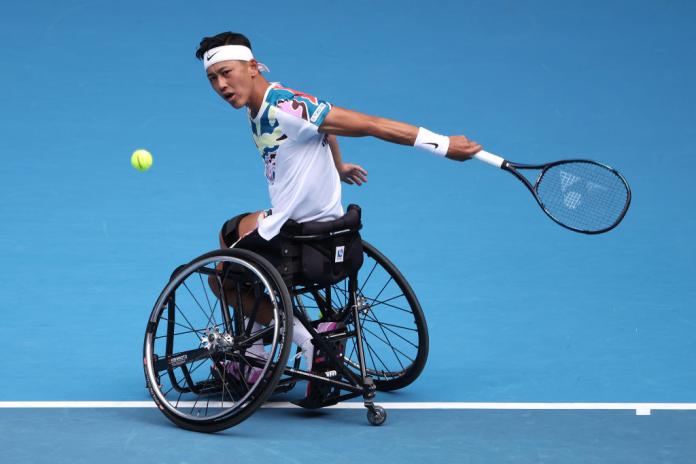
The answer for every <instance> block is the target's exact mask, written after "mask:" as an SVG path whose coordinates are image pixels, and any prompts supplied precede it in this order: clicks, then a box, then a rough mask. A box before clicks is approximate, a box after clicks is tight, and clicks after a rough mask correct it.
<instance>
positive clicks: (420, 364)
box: [295, 240, 429, 391]
mask: <svg viewBox="0 0 696 464" xmlns="http://www.w3.org/2000/svg"><path fill="white" fill-rule="evenodd" d="M363 250H364V251H363V253H364V263H363V265H362V268H361V269H360V272H359V274H358V302H357V303H358V306H359V309H360V323H361V326H362V337H363V346H364V350H365V364H366V368H367V373H368V374H369V375H370V376H372V378H373V379H374V382H375V386H376V387H377V389H378V390H381V391H388V390H397V389H400V388H404V387H405V386H407V385H409V384H411V383H412V382H413V381H414V380H416V379H417V378H418V376H419V375H420V373H421V372H422V371H423V368H424V367H425V363H426V361H427V359H428V346H429V345H428V327H427V324H426V322H425V317H424V315H423V311H422V309H421V306H420V303H419V302H418V298H416V295H415V294H414V293H413V290H412V289H411V286H410V285H409V284H408V282H407V281H406V279H405V278H404V276H403V275H402V274H401V272H399V270H398V269H397V268H396V266H394V264H393V263H392V262H391V261H389V259H387V258H386V257H385V256H384V255H383V254H382V253H380V252H379V251H378V250H377V249H376V248H375V247H374V246H372V245H371V244H369V243H368V242H366V241H364V240H363ZM295 299H296V303H297V304H298V305H299V306H301V307H302V308H303V309H304V310H305V311H307V312H308V313H310V316H312V317H313V318H321V319H326V320H334V321H339V322H343V323H344V324H345V325H346V329H347V330H348V331H349V332H350V331H352V330H354V327H355V323H354V320H353V312H352V311H351V310H350V308H349V307H348V302H349V295H348V279H346V280H344V281H341V282H339V283H338V284H335V285H333V286H331V287H330V288H329V289H328V291H327V290H326V289H324V290H317V291H314V292H310V293H305V294H302V295H298V296H295ZM327 301H328V302H329V303H328V304H327ZM344 359H345V362H346V363H347V364H348V365H349V366H351V367H352V368H353V369H354V370H355V371H356V372H359V371H360V369H359V364H358V353H357V346H356V344H355V338H350V339H348V340H346V346H345V350H344Z"/></svg>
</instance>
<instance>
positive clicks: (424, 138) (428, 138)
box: [413, 127, 450, 156]
mask: <svg viewBox="0 0 696 464" xmlns="http://www.w3.org/2000/svg"><path fill="white" fill-rule="evenodd" d="M449 143H450V140H449V137H447V136H446V135H440V134H436V133H435V132H430V131H429V130H428V129H426V128H425V127H420V128H418V135H417V136H416V141H415V142H414V144H413V146H414V147H416V148H422V149H423V150H427V151H429V152H430V153H432V154H434V155H438V156H445V155H447V149H448V148H449Z"/></svg>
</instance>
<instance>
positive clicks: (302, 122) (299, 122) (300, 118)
mask: <svg viewBox="0 0 696 464" xmlns="http://www.w3.org/2000/svg"><path fill="white" fill-rule="evenodd" d="M275 90H276V92H277V94H276V95H275V98H274V100H275V101H274V106H275V107H276V115H277V116H278V119H279V120H280V121H282V124H283V126H284V129H286V130H287V133H288V135H289V136H293V138H294V136H298V137H299V136H301V135H303V134H307V133H314V134H316V132H317V129H318V128H319V126H321V124H322V123H323V122H324V119H325V118H326V115H328V114H329V111H331V103H329V102H327V101H325V100H319V99H318V98H316V97H314V96H312V95H309V94H306V93H303V92H299V91H297V90H293V89H288V88H286V87H277V88H276V89H275ZM288 115H289V116H292V117H290V118H289V117H287V116H288Z"/></svg>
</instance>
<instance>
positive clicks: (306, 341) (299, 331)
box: [292, 315, 314, 370]
mask: <svg viewBox="0 0 696 464" xmlns="http://www.w3.org/2000/svg"><path fill="white" fill-rule="evenodd" d="M292 341H293V342H295V344H297V346H299V347H300V349H301V350H302V353H301V354H302V355H304V357H305V361H306V362H307V370H311V369H312V359H313V358H314V345H313V344H312V336H311V335H310V333H309V331H307V329H306V328H305V326H304V325H302V323H301V322H300V321H299V319H297V318H296V317H295V316H294V315H293V316H292Z"/></svg>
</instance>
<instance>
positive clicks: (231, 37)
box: [196, 32, 268, 108]
mask: <svg viewBox="0 0 696 464" xmlns="http://www.w3.org/2000/svg"><path fill="white" fill-rule="evenodd" d="M196 58H198V59H199V60H201V61H203V67H204V69H205V72H206V74H207V76H208V81H209V82H210V85H212V87H213V90H215V92H216V93H217V94H218V95H220V96H221V97H222V98H223V99H224V100H225V101H226V102H228V103H229V104H230V105H232V106H233V107H235V108H242V107H243V106H246V105H247V104H248V103H249V99H250V98H251V95H252V92H253V91H254V87H255V86H259V85H260V86H261V87H263V88H264V89H265V87H266V85H267V81H266V79H265V78H264V77H263V76H262V75H261V71H268V68H267V67H266V65H264V64H263V63H259V62H258V61H256V59H255V58H254V55H253V54H252V52H251V42H249V39H247V38H246V37H245V36H244V35H243V34H239V33H236V32H222V33H220V34H217V35H214V36H212V37H204V38H203V40H201V43H200V45H199V47H198V50H196Z"/></svg>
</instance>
